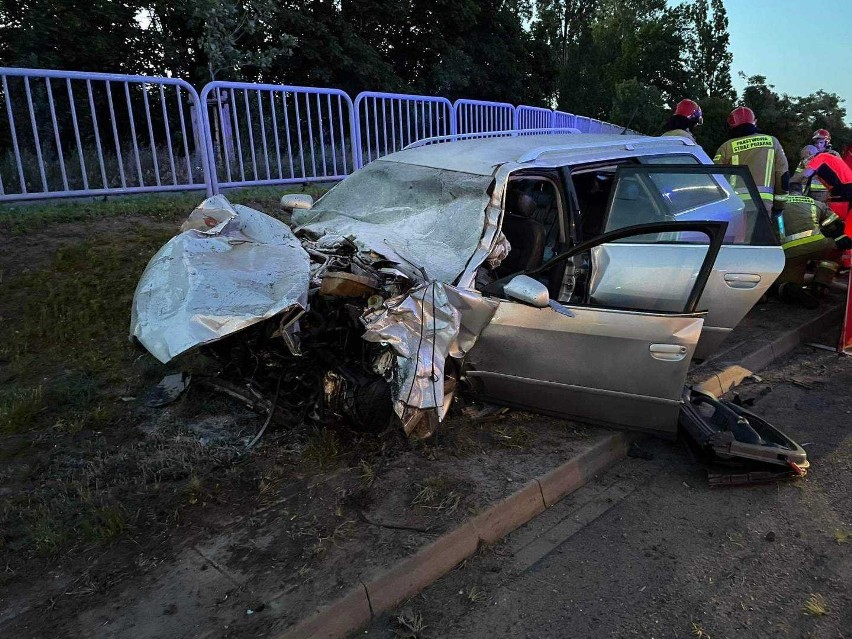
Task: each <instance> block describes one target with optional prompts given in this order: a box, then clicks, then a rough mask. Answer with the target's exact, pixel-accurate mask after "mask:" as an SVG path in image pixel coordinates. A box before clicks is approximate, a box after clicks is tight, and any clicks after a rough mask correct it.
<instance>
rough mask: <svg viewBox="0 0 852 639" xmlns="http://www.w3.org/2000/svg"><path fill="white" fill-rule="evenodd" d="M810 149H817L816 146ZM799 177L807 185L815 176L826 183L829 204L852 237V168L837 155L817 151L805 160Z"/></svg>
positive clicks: (848, 234)
mask: <svg viewBox="0 0 852 639" xmlns="http://www.w3.org/2000/svg"><path fill="white" fill-rule="evenodd" d="M810 150H811V151H817V149H816V147H810ZM797 177H798V179H799V181H801V183H802V184H805V185H809V184H812V183H813V181H814V178H816V179H817V180H819V181H820V182H821V183H822V184H824V185H825V187H826V188H827V189H828V194H829V196H830V200H829V202H828V205H829V206H830V207H831V210H832V211H834V212H835V213H836V214H837V216H838V217H840V219H842V220H843V221H844V222H845V223H846V235H847V236H850V237H852V214H850V213H852V168H850V167H849V165H848V164H846V162H844V161H843V159H842V158H840V157H838V156H837V155H832V154H831V153H825V152H823V153H819V152H818V151H817V152H816V153H814V154H813V155H812V156H811V157H810V158H808V159H807V160H806V161H805V169H804V171H802V172H801V173H800V174H798V176H797ZM843 248H844V250H846V249H848V248H852V245H850V246H846V247H843Z"/></svg>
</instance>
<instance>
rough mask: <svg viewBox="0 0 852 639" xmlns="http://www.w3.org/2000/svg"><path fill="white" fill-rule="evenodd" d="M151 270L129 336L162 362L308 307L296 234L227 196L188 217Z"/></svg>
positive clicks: (305, 262)
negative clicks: (196, 347) (244, 329)
mask: <svg viewBox="0 0 852 639" xmlns="http://www.w3.org/2000/svg"><path fill="white" fill-rule="evenodd" d="M181 230H182V231H183V232H182V233H181V234H180V235H177V236H175V237H173V238H172V239H171V240H170V241H169V242H168V243H167V244H166V245H165V246H163V248H161V249H160V250H159V251H158V252H157V254H156V255H155V256H154V257H153V258H152V259H151V261H150V262H149V263H148V266H147V268H146V269H145V272H144V273H143V274H142V278H141V279H140V280H139V284H138V286H137V287H136V293H135V295H134V298H133V308H132V315H131V322H130V333H131V335H134V336H136V337H137V338H138V339H139V341H140V342H142V344H143V345H144V346H145V348H147V349H148V351H150V352H151V354H152V355H154V357H156V358H157V359H158V360H160V361H161V362H163V363H166V362H168V361H169V360H171V359H172V358H174V357H176V356H177V355H180V354H181V353H183V352H185V351H187V350H189V349H191V348H193V347H195V346H199V345H201V344H205V343H208V342H212V341H215V340H218V339H221V338H222V337H224V336H226V335H229V334H231V333H234V332H236V331H238V330H240V329H243V328H246V327H248V326H251V325H252V324H255V323H257V322H260V321H262V320H265V319H268V318H270V317H273V316H275V315H277V314H279V313H282V312H284V311H287V310H290V309H294V308H298V309H301V310H302V311H304V310H305V308H306V306H307V296H308V280H309V277H310V267H309V264H310V258H309V256H308V254H307V252H306V251H305V250H304V248H303V247H302V244H301V242H299V240H298V239H297V238H296V237H295V236H294V235H293V232H292V231H291V230H290V228H289V227H288V226H287V225H286V224H284V223H283V222H281V221H280V220H277V219H275V218H273V217H270V216H268V215H265V214H263V213H260V212H259V211H255V210H253V209H250V208H248V207H245V206H240V205H235V206H232V205H231V204H230V202H228V200H227V199H226V198H225V197H224V196H221V195H216V196H214V197H211V198H208V199H206V200H204V202H202V203H201V205H199V206H198V208H196V209H195V210H194V211H193V212H192V214H190V216H189V218H188V219H187V221H186V222H185V223H184V225H183V227H181Z"/></svg>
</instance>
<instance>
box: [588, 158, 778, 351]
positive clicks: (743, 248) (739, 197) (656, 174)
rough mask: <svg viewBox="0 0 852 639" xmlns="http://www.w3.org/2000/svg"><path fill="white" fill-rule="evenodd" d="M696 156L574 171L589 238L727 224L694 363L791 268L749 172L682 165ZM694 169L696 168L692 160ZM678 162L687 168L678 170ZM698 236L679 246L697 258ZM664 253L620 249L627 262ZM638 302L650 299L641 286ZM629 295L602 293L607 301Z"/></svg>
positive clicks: (703, 304) (706, 294)
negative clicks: (682, 224) (646, 228)
mask: <svg viewBox="0 0 852 639" xmlns="http://www.w3.org/2000/svg"><path fill="white" fill-rule="evenodd" d="M684 158H690V156H668V157H661V158H657V159H654V158H645V159H643V161H644V162H646V163H648V162H652V163H653V164H644V165H637V164H619V165H612V166H598V167H594V168H590V169H583V168H577V169H575V170H572V182H573V188H574V189H575V192H576V197H577V202H578V203H579V208H580V212H579V215H580V228H581V230H582V233H583V237H586V238H588V237H594V236H596V235H598V234H600V233H605V232H608V231H612V230H615V229H618V228H624V227H626V226H630V225H634V224H643V223H650V222H657V221H665V220H679V221H680V220H722V221H726V222H728V230H727V232H726V235H725V241H724V244H723V246H722V249H721V251H720V253H719V258H718V259H717V260H716V264H715V267H714V269H713V273H712V275H711V277H710V281H709V282H708V284H707V288H706V289H705V291H704V295H703V296H702V299H701V300H700V302H699V306H698V308H699V309H701V310H706V311H707V317H706V318H705V323H704V330H703V334H702V337H701V341H700V343H699V345H698V347H697V348H696V352H695V357H696V358H697V359H704V358H706V357H708V356H709V355H711V354H713V353H714V352H715V351H717V350H718V349H719V347H720V345H721V344H722V342H723V341H724V340H725V338H726V337H727V336H728V335H729V334H730V332H731V331H732V330H733V328H734V327H735V326H736V325H737V324H738V323H739V322H740V321H741V320H742V318H743V317H745V315H746V313H748V311H749V310H750V309H751V308H752V307H753V306H754V305H755V304H756V303H757V302H758V300H759V299H760V298H761V297H762V296H763V295H764V293H766V291H767V289H768V288H769V286H770V285H771V284H772V283H773V282H774V281H775V279H776V278H777V277H778V275H779V274H780V273H781V270H782V269H783V268H784V253H783V250H782V249H781V248H780V246H779V242H778V238H777V236H776V234H775V233H774V231H773V227H772V222H771V220H770V218H769V215H768V213H767V212H766V209H765V207H763V206H762V204H761V202H760V198H759V194H758V193H757V190H756V188H755V187H754V183H753V181H752V179H751V176H750V175H749V174H748V171H747V170H746V169H745V167H718V166H712V165H711V166H707V165H700V164H683V163H682V162H683V161H684ZM693 161H695V160H694V159H693ZM672 162H680V164H673V163H672ZM703 241H706V240H703V239H702V238H701V237H699V236H681V237H680V238H678V243H679V244H680V248H679V250H680V251H683V252H690V251H695V250H698V249H697V246H698V244H700V243H701V242H703ZM656 251H657V247H655V246H653V245H648V246H642V245H641V244H633V245H629V246H628V245H625V246H622V247H620V253H621V254H622V255H623V259H624V260H627V261H631V260H636V261H641V262H649V261H652V260H653V259H654V254H655V252H656ZM634 285H635V286H636V288H635V289H633V290H634V294H636V295H639V296H642V295H645V293H644V292H643V287H642V283H641V282H634ZM625 294H626V293H625V291H624V290H623V289H619V290H609V289H607V288H606V287H602V288H599V289H598V291H597V295H598V296H599V297H600V298H601V299H602V300H606V299H609V298H612V297H618V296H623V295H625Z"/></svg>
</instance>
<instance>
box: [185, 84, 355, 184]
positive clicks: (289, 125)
mask: <svg viewBox="0 0 852 639" xmlns="http://www.w3.org/2000/svg"><path fill="white" fill-rule="evenodd" d="M201 102H202V104H203V105H204V107H205V120H204V121H205V131H206V138H207V139H206V144H207V156H208V158H209V163H210V182H211V184H210V190H211V192H213V193H218V192H219V189H220V188H223V187H232V186H257V185H264V184H287V183H301V182H316V181H329V180H340V179H343V178H344V177H346V176H347V175H349V173H351V172H352V171H353V170H354V169H355V168H357V166H358V155H357V149H356V145H355V144H354V143H353V142H352V140H354V139H355V137H356V134H355V122H354V119H353V109H352V100H351V99H350V98H349V96H348V95H346V93H344V92H343V91H341V90H339V89H320V88H309V87H293V86H284V85H276V84H252V83H246V82H211V83H209V84H208V85H206V86H205V87H204V89H202V91H201Z"/></svg>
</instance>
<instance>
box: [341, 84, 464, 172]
mask: <svg viewBox="0 0 852 639" xmlns="http://www.w3.org/2000/svg"><path fill="white" fill-rule="evenodd" d="M355 122H356V136H357V147H358V159H359V164H358V166H359V167H361V166H363V165H364V164H366V163H368V162H372V161H373V160H375V159H376V158H380V157H382V156H383V155H388V154H389V153H393V152H394V151H400V150H402V149H403V148H405V147H406V146H408V145H409V144H411V143H412V142H416V141H417V140H422V139H424V138H431V137H435V136H439V135H453V134H454V133H455V132H456V122H455V117H454V113H453V104H452V102H450V101H449V100H448V99H447V98H441V97H433V96H427V95H407V94H404V93H382V92H380V91H364V92H362V93H359V94H358V97H356V98H355Z"/></svg>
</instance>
